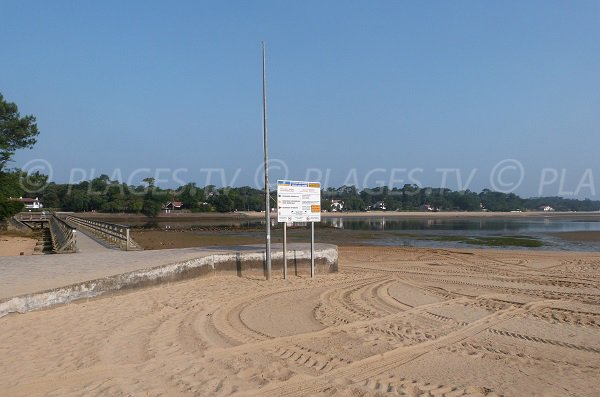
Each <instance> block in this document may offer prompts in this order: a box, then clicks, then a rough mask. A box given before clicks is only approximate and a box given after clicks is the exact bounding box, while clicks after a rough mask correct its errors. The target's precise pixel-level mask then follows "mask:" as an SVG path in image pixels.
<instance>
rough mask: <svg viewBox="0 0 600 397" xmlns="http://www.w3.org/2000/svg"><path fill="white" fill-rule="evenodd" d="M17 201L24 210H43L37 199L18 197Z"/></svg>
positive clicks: (42, 205)
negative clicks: (23, 205) (23, 206)
mask: <svg viewBox="0 0 600 397" xmlns="http://www.w3.org/2000/svg"><path fill="white" fill-rule="evenodd" d="M17 200H18V201H20V202H22V203H23V204H25V208H26V209H28V210H39V209H42V208H44V204H42V202H41V201H40V199H39V198H37V197H36V198H29V197H19V198H18V199H17Z"/></svg>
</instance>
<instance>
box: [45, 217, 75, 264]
mask: <svg viewBox="0 0 600 397" xmlns="http://www.w3.org/2000/svg"><path fill="white" fill-rule="evenodd" d="M48 219H49V223H50V235H51V236H52V251H53V252H54V253H57V254H64V253H72V252H77V241H76V239H75V232H76V229H75V228H74V227H72V226H71V225H69V224H68V223H66V222H65V221H63V220H62V219H60V218H59V217H57V216H56V215H51V216H49V217H48Z"/></svg>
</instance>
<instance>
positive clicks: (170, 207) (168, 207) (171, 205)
mask: <svg viewBox="0 0 600 397" xmlns="http://www.w3.org/2000/svg"><path fill="white" fill-rule="evenodd" d="M182 208H183V203H182V202H181V201H169V202H168V203H166V204H165V205H163V210H165V212H167V213H169V212H171V211H179V210H181V209H182Z"/></svg>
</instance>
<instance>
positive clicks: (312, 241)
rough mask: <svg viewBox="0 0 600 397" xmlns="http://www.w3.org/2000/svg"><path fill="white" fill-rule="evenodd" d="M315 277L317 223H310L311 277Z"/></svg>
mask: <svg viewBox="0 0 600 397" xmlns="http://www.w3.org/2000/svg"><path fill="white" fill-rule="evenodd" d="M313 277H315V223H314V222H311V223H310V278H313Z"/></svg>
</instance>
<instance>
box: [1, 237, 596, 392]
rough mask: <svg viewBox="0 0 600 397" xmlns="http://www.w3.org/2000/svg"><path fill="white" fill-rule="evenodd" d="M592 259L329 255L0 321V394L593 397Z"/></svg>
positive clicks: (511, 254)
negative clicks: (306, 264)
mask: <svg viewBox="0 0 600 397" xmlns="http://www.w3.org/2000/svg"><path fill="white" fill-rule="evenodd" d="M599 286H600V255H599V254H591V253H568V252H560V253H559V252H539V251H538V252H528V251H508V250H502V251H495V250H440V249H415V248H392V247H384V248H378V247H345V248H344V247H342V248H340V272H339V273H337V274H326V275H322V274H320V275H318V277H317V278H316V279H314V280H311V279H310V278H306V277H291V278H290V279H288V280H283V279H281V278H280V277H278V278H276V279H275V280H273V281H272V282H266V281H263V280H262V279H254V278H248V277H235V276H234V275H232V276H217V277H209V278H199V279H193V280H188V281H182V282H177V283H172V284H165V285H160V286H157V287H152V288H146V289H142V290H137V291H132V292H129V293H123V294H120V295H112V296H109V297H105V298H100V299H94V300H89V301H84V302H80V303H75V304H70V305H65V306H59V307H56V308H54V309H50V310H45V311H38V312H31V313H27V314H21V315H9V316H6V317H4V318H1V319H0V328H1V329H2V335H3V338H2V339H1V340H0V352H2V360H0V395H6V396H65V395H86V396H88V395H102V396H213V395H223V396H226V395H247V396H254V395H270V396H280V395H289V396H309V395H323V396H348V395H353V396H380V395H409V396H467V395H469V396H501V395H503V396H526V395H527V396H529V395H537V396H596V395H597V391H598V390H599V389H600V380H599V379H598V376H597V374H598V373H599V371H600V306H599V304H600V290H599Z"/></svg>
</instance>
